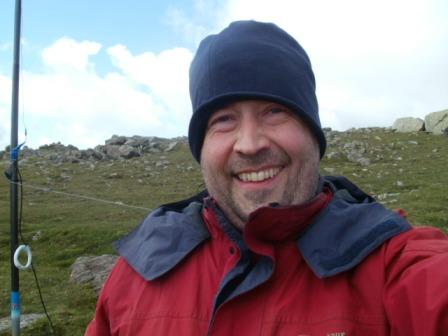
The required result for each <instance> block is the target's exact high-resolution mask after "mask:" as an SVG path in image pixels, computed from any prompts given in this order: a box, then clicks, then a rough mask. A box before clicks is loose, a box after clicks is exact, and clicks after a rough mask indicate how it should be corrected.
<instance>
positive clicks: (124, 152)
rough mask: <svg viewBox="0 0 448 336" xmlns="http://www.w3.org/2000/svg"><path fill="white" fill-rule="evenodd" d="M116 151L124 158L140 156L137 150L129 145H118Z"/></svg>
mask: <svg viewBox="0 0 448 336" xmlns="http://www.w3.org/2000/svg"><path fill="white" fill-rule="evenodd" d="M118 152H119V153H120V156H121V157H122V158H125V159H131V158H133V157H137V156H140V153H139V152H138V150H136V149H135V148H134V147H132V146H129V145H123V146H120V147H119V148H118Z"/></svg>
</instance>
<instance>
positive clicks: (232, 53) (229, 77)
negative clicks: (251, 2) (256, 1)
mask: <svg viewBox="0 0 448 336" xmlns="http://www.w3.org/2000/svg"><path fill="white" fill-rule="evenodd" d="M315 90H316V84H315V80H314V74H313V70H312V68H311V63H310V60H309V58H308V55H307V54H306V52H305V50H303V48H302V47H301V46H300V45H299V43H298V42H297V41H296V40H295V39H294V38H293V37H292V36H290V35H289V34H288V33H286V32H285V31H284V30H282V29H280V28H279V27H277V26H276V25H274V24H272V23H261V22H256V21H237V22H233V23H231V24H230V26H229V27H227V28H226V29H224V30H223V31H222V32H220V33H219V34H216V35H210V36H207V37H206V38H205V39H204V40H202V42H201V43H200V45H199V48H198V50H197V52H196V55H195V57H194V59H193V61H192V63H191V66H190V98H191V103H192V106H193V115H192V117H191V120H190V126H189V130H188V140H189V143H190V149H191V152H192V153H193V156H194V157H195V159H196V160H197V161H198V162H200V159H201V149H202V144H203V142H204V136H205V130H206V127H207V123H208V119H209V118H210V116H211V115H212V113H213V112H215V111H216V110H217V109H219V108H222V107H224V106H225V105H228V104H230V103H232V102H235V101H238V100H245V99H261V100H268V101H273V102H277V103H280V104H283V105H285V106H287V107H288V108H290V109H291V110H292V111H293V112H295V113H297V115H298V116H299V117H300V118H301V119H302V120H304V121H305V122H306V124H307V125H308V127H309V128H310V129H311V131H312V133H313V134H314V136H315V137H316V139H317V140H318V143H319V148H320V156H321V157H322V156H323V155H324V152H325V147H326V141H325V135H324V133H323V131H322V128H321V125H320V120H319V111H318V104H317V98H316V92H315Z"/></svg>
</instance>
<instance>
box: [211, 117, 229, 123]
mask: <svg viewBox="0 0 448 336" xmlns="http://www.w3.org/2000/svg"><path fill="white" fill-rule="evenodd" d="M230 120H231V117H230V116H228V115H222V116H219V117H217V118H214V119H213V120H212V124H216V123H224V122H227V121H230Z"/></svg>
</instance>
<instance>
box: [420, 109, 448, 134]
mask: <svg viewBox="0 0 448 336" xmlns="http://www.w3.org/2000/svg"><path fill="white" fill-rule="evenodd" d="M425 128H426V130H427V131H428V132H432V133H434V134H445V133H446V132H447V130H448V110H443V111H439V112H433V113H430V114H428V115H427V116H426V117H425Z"/></svg>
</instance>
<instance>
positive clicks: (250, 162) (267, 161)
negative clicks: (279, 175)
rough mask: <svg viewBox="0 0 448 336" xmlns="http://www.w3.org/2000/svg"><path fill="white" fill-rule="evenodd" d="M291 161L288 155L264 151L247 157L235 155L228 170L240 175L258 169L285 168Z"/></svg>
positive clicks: (269, 150) (268, 150) (231, 158)
mask: <svg viewBox="0 0 448 336" xmlns="http://www.w3.org/2000/svg"><path fill="white" fill-rule="evenodd" d="M289 161H290V159H289V157H288V155H286V153H283V152H281V151H275V152H274V151H272V150H271V149H268V148H266V149H263V150H260V151H258V152H257V153H255V154H251V155H247V154H241V153H235V155H232V156H231V157H230V159H229V163H228V168H229V170H230V171H231V172H232V173H240V172H241V171H244V170H248V169H257V168H260V167H265V166H285V165H287V164H288V163H289Z"/></svg>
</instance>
